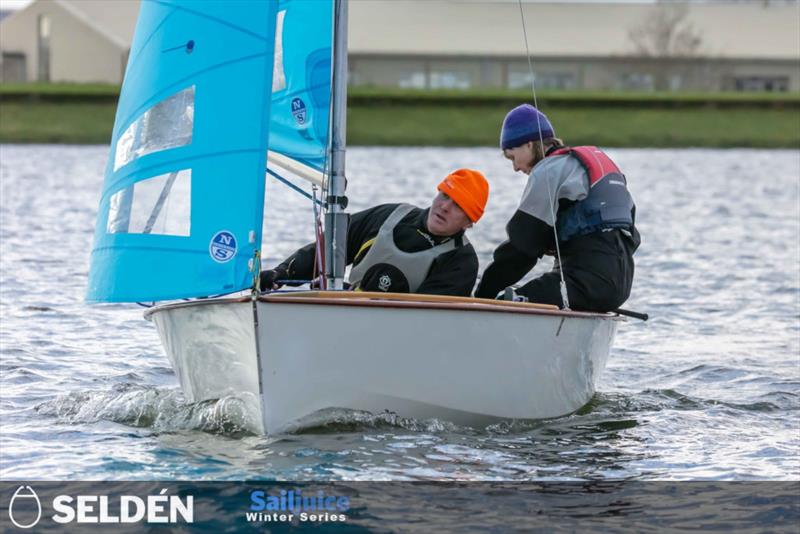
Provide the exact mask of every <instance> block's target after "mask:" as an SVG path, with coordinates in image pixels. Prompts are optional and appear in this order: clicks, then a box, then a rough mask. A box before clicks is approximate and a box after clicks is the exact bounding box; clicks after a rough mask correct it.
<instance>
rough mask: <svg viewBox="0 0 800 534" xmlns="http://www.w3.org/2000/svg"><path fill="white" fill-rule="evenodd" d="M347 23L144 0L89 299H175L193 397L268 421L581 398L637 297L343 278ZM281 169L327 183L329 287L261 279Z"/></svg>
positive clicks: (246, 3)
mask: <svg viewBox="0 0 800 534" xmlns="http://www.w3.org/2000/svg"><path fill="white" fill-rule="evenodd" d="M346 23H347V4H346V3H345V1H344V0H335V1H331V2H303V1H300V0H278V1H263V2H262V1H252V0H240V1H230V0H228V1H224V2H223V1H210V0H207V1H203V2H181V1H178V0H159V1H150V0H145V1H143V2H142V6H141V12H140V15H139V20H138V23H137V27H136V33H135V37H134V42H133V46H132V49H131V54H130V61H129V63H128V67H127V71H126V74H125V82H124V84H123V88H122V93H121V97H120V101H119V105H118V109H117V115H116V121H115V126H114V131H113V137H112V142H111V151H110V156H109V161H108V165H107V167H106V171H105V182H104V189H103V194H102V197H101V200H100V209H99V212H98V217H97V226H96V231H95V238H94V239H95V242H94V247H93V250H92V260H91V269H90V275H89V287H88V292H87V300H88V301H90V302H143V301H147V302H149V301H154V302H155V301H159V302H162V304H159V305H157V306H154V307H151V308H150V309H148V310H147V312H146V313H145V317H146V318H148V319H149V320H151V321H152V322H153V323H154V324H155V326H156V328H157V330H158V333H159V336H160V338H161V341H162V344H163V346H164V349H165V351H166V354H167V357H168V358H169V360H170V362H171V364H172V367H173V369H174V370H175V374H176V375H177V377H178V380H179V382H180V385H181V388H182V389H183V392H184V395H185V397H186V399H187V400H188V401H190V402H199V401H204V400H209V399H219V398H223V397H226V396H230V395H233V396H236V397H238V398H240V399H242V400H243V401H244V402H245V404H246V405H247V406H248V408H249V409H250V410H252V413H253V414H254V415H255V417H254V418H252V421H253V422H252V424H251V426H252V428H249V430H252V431H253V432H257V433H270V434H272V433H279V432H283V431H286V430H290V429H293V428H298V427H302V426H304V425H306V424H312V423H311V422H313V421H316V419H315V414H319V413H320V411H323V413H324V411H325V410H328V409H331V408H344V409H350V410H363V411H367V412H371V413H383V412H391V413H394V414H397V415H399V416H402V417H410V418H416V419H428V418H439V419H444V420H448V421H452V422H454V423H457V424H463V425H471V426H480V425H485V424H489V423H492V422H496V421H498V420H501V419H509V418H512V419H541V418H550V417H557V416H561V415H565V414H568V413H571V412H573V411H575V410H577V409H578V408H580V407H581V406H583V405H584V404H586V403H587V402H588V401H589V400H590V399H591V397H592V395H593V394H594V392H595V387H596V384H597V381H598V378H599V376H600V374H601V373H602V371H603V368H604V367H605V364H606V360H607V358H608V354H609V351H610V348H611V344H612V342H613V339H614V334H615V332H616V329H617V325H618V323H619V321H620V320H622V319H621V318H620V317H619V316H617V315H615V314H596V313H582V312H575V311H569V310H559V309H557V308H556V307H552V306H545V305H537V304H531V303H521V302H509V301H491V300H485V299H474V298H464V297H443V296H430V295H407V294H390V293H369V292H349V291H343V290H341V287H342V282H343V279H344V243H345V242H346V240H345V236H346V231H347V226H346V223H347V216H346V214H345V213H344V207H345V204H346V198H345V180H344V148H345V102H346V74H347V57H346V48H347V47H346V35H347V29H346ZM232 88H235V90H234V89H232ZM265 170H266V171H267V173H269V174H271V175H274V176H279V177H280V174H279V173H281V172H288V173H291V174H292V175H293V176H296V177H298V178H303V179H306V180H308V181H309V182H311V183H313V184H316V186H319V187H320V188H321V189H322V191H323V193H322V197H321V198H323V199H324V201H323V202H322V203H321V204H322V207H323V210H322V211H323V212H324V213H320V214H319V218H320V219H321V218H323V217H324V221H325V238H324V247H325V254H324V257H325V258H327V261H326V262H324V265H321V267H322V268H323V269H324V271H323V272H325V278H324V280H325V282H326V284H325V286H326V287H327V288H328V289H327V290H323V291H294V292H273V293H269V294H260V293H259V292H258V291H257V281H258V275H259V272H260V263H261V262H260V256H261V250H262V230H261V229H262V220H263V215H264V188H265V180H266V174H265ZM313 201H316V195H314V199H313V200H312V202H313ZM322 256H323V255H322V254H320V257H322ZM215 295H223V296H217V297H215ZM231 295H233V296H231ZM180 299H184V300H180ZM308 324H313V325H315V327H314V328H313V329H308V328H305V327H303V326H300V325H308ZM409 332H412V333H413V335H409V334H408V333H409Z"/></svg>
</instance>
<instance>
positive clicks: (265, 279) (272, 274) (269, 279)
mask: <svg viewBox="0 0 800 534" xmlns="http://www.w3.org/2000/svg"><path fill="white" fill-rule="evenodd" d="M287 274H288V273H287V272H286V271H285V270H284V269H281V268H276V269H267V270H266V271H261V275H260V279H259V289H261V291H274V290H276V289H280V288H281V287H282V286H283V284H282V283H280V282H278V280H284V279H285V278H286V275H287Z"/></svg>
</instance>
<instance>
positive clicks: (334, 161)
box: [325, 0, 349, 289]
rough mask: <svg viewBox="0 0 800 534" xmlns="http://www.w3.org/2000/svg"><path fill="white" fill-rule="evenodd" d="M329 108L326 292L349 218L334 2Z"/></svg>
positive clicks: (340, 39) (337, 269)
mask: <svg viewBox="0 0 800 534" xmlns="http://www.w3.org/2000/svg"><path fill="white" fill-rule="evenodd" d="M333 21H334V22H333V81H332V84H331V85H332V91H333V98H332V100H333V104H332V106H333V109H332V111H331V115H332V121H331V123H332V126H331V175H330V184H329V187H328V198H327V199H326V203H327V206H328V210H327V213H326V214H325V258H326V262H325V278H327V280H328V289H342V288H343V286H344V268H345V264H346V261H347V226H348V223H349V215H348V214H347V213H345V212H344V210H345V208H346V207H347V197H346V196H345V189H346V187H347V178H346V177H345V174H344V155H345V146H346V133H347V0H334V14H333Z"/></svg>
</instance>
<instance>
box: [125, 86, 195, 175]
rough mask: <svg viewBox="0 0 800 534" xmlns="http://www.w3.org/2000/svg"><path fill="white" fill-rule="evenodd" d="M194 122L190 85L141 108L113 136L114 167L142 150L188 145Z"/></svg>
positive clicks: (191, 88)
mask: <svg viewBox="0 0 800 534" xmlns="http://www.w3.org/2000/svg"><path fill="white" fill-rule="evenodd" d="M193 126H194V85H193V86H191V87H188V88H186V89H184V90H183V91H180V92H179V93H176V94H174V95H172V96H170V97H169V98H166V99H164V100H162V101H161V102H159V103H158V104H156V105H155V106H153V107H151V108H150V109H148V110H147V111H145V112H144V113H143V114H142V115H141V116H140V117H139V118H138V119H136V120H135V121H133V123H132V124H131V125H130V126H128V128H127V129H126V130H125V132H124V133H123V134H122V135H121V136H120V137H119V139H118V140H117V145H116V150H115V156H114V171H116V170H117V169H119V168H120V167H123V166H124V165H127V164H128V163H130V162H131V161H133V160H135V159H136V158H139V157H142V156H144V155H146V154H151V153H153V152H159V151H161V150H167V149H168V148H176V147H179V146H185V145H189V144H191V142H192V127H193Z"/></svg>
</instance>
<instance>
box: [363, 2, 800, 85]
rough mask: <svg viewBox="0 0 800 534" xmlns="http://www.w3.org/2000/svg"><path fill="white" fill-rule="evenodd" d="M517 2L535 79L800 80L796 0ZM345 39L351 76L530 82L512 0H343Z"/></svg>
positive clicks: (408, 81)
mask: <svg viewBox="0 0 800 534" xmlns="http://www.w3.org/2000/svg"><path fill="white" fill-rule="evenodd" d="M523 6H524V20H525V26H526V32H527V36H528V46H529V49H530V54H531V57H532V60H533V70H534V73H535V80H536V87H537V88H542V89H596V90H605V89H616V90H619V89H640V90H642V89H644V90H653V89H665V90H669V89H672V90H675V89H684V90H692V89H694V90H720V89H721V90H771V91H787V90H788V91H798V90H800V2H797V1H793V2H775V1H771V2H766V1H760V2H725V1H716V2H688V3H686V2H684V3H680V2H663V3H653V2H649V3H646V2H642V3H619V2H617V3H596V2H591V3H589V2H584V3H581V2H559V3H555V2H553V3H544V2H526V3H523ZM389 21H390V22H389ZM349 47H350V51H351V52H350V70H351V84H354V85H375V86H401V87H418V88H466V87H477V86H483V87H497V88H526V87H530V85H531V78H530V74H529V73H530V71H529V67H528V61H527V55H526V52H525V39H524V35H523V27H522V17H521V15H520V10H519V5H518V3H517V2H516V1H511V2H508V1H494V2H492V1H486V0H484V1H481V2H471V1H462V2H456V1H449V2H448V1H426V0H414V1H408V0H404V1H401V2H397V1H391V0H370V1H367V2H353V3H351V4H350V21H349Z"/></svg>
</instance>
